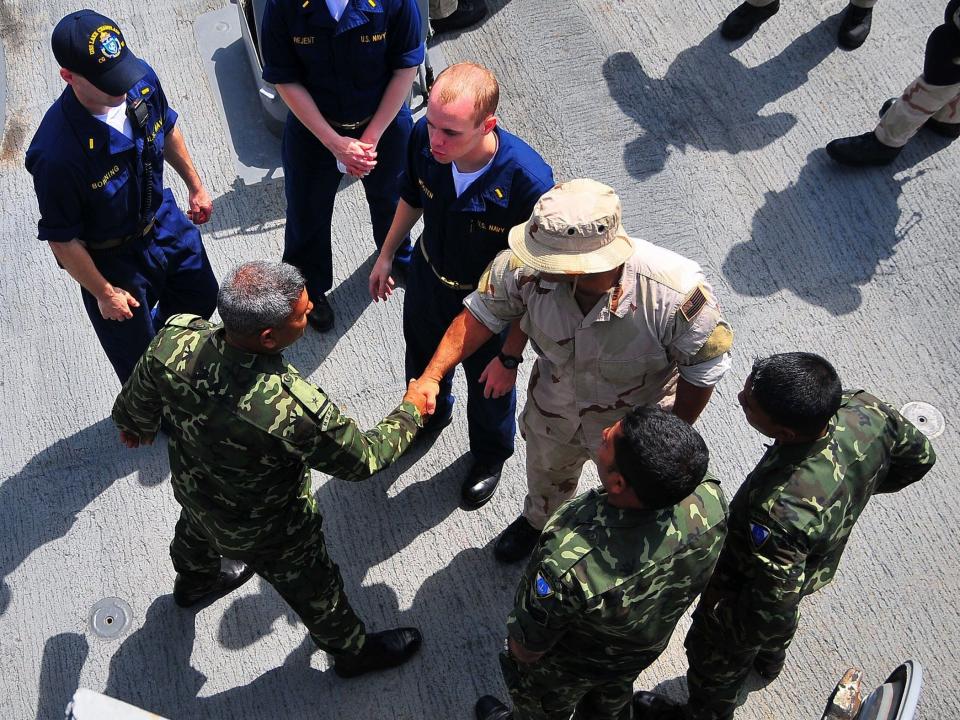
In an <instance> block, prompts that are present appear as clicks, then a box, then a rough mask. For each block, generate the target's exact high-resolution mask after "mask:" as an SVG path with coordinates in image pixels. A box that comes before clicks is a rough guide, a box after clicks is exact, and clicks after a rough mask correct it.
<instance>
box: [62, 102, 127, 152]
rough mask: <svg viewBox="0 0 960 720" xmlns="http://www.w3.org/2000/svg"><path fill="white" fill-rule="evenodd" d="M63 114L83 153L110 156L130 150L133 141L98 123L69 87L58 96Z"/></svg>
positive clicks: (102, 123) (104, 124)
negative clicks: (104, 153)
mask: <svg viewBox="0 0 960 720" xmlns="http://www.w3.org/2000/svg"><path fill="white" fill-rule="evenodd" d="M60 101H61V107H62V108H63V114H64V115H65V116H66V118H67V122H68V123H69V124H70V127H72V128H73V131H74V132H75V133H76V135H77V138H78V139H79V141H80V144H81V146H82V147H83V149H84V151H86V152H87V153H89V154H90V155H97V154H100V153H102V152H103V151H104V150H106V151H107V152H109V153H110V154H111V155H116V154H117V153H121V152H125V151H127V150H132V149H133V147H134V144H133V141H132V140H131V139H130V138H128V137H127V136H126V135H124V134H123V133H121V132H117V131H116V130H114V129H113V128H112V127H110V126H109V125H107V124H106V123H105V122H100V120H98V119H97V118H95V117H94V116H93V115H92V114H91V113H90V111H89V110H87V108H85V107H84V106H83V105H82V104H81V102H80V101H79V100H77V96H76V94H75V93H74V92H73V88H72V87H71V86H69V85H68V86H67V87H66V88H65V89H64V91H63V94H62V95H61V96H60Z"/></svg>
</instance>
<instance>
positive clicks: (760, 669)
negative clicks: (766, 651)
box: [753, 653, 787, 682]
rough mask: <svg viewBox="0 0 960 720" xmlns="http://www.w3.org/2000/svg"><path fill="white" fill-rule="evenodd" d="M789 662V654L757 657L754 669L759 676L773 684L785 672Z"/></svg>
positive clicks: (754, 661)
mask: <svg viewBox="0 0 960 720" xmlns="http://www.w3.org/2000/svg"><path fill="white" fill-rule="evenodd" d="M786 662H787V654H786V653H783V654H779V655H769V656H766V655H757V656H756V657H755V658H754V659H753V669H754V670H755V671H756V673H757V675H759V676H760V677H762V678H763V679H764V680H766V681H768V682H773V681H774V680H776V679H777V678H778V677H780V673H781V672H782V671H783V666H784V664H785V663H786Z"/></svg>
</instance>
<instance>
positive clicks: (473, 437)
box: [400, 118, 553, 466]
mask: <svg viewBox="0 0 960 720" xmlns="http://www.w3.org/2000/svg"><path fill="white" fill-rule="evenodd" d="M493 132H495V133H497V139H498V147H497V152H496V154H495V155H494V157H493V161H492V164H491V166H490V168H489V169H488V170H487V171H486V172H485V173H484V174H483V175H481V176H480V177H479V178H477V179H476V180H475V181H474V182H473V183H472V184H471V185H470V187H468V188H467V190H466V191H465V192H464V194H463V195H461V196H460V197H457V192H456V188H455V187H454V184H453V172H452V170H451V166H450V163H446V164H443V163H439V162H437V161H436V160H434V158H433V156H432V155H431V154H430V140H429V138H428V136H427V122H426V119H425V118H423V119H421V120H420V121H419V122H418V123H417V124H416V126H415V127H414V129H413V134H412V135H411V137H410V145H409V148H408V149H407V162H406V167H405V170H404V173H403V175H402V176H401V180H400V197H402V198H403V200H404V201H405V202H406V203H408V204H409V205H410V206H411V207H414V208H422V209H423V236H422V237H421V238H420V241H419V243H418V244H417V248H416V249H415V250H414V254H413V258H412V260H411V262H410V270H409V275H408V278H407V284H406V294H405V296H404V301H403V337H404V340H405V341H406V358H405V360H406V377H408V378H413V377H420V375H421V374H422V373H423V371H424V369H425V368H426V366H427V364H428V363H429V362H430V358H431V357H432V356H433V353H434V351H435V350H436V349H437V346H438V345H439V344H440V340H441V339H442V338H443V334H444V332H445V331H446V329H447V327H448V326H449V325H450V323H451V321H452V320H453V319H454V318H455V317H456V316H457V315H458V314H459V313H460V311H461V310H463V300H464V298H465V297H466V296H467V295H469V294H470V292H471V291H472V290H473V289H474V288H475V287H476V284H477V281H478V280H479V279H480V275H482V274H483V271H484V270H485V269H486V267H487V265H488V264H490V262H491V261H492V260H493V258H494V257H495V256H496V255H497V253H499V252H500V251H501V250H505V249H506V248H507V234H508V233H509V232H510V228H512V227H513V226H514V225H519V224H520V223H524V222H526V221H527V220H528V219H529V217H530V213H531V212H532V211H533V206H534V205H535V204H536V202H537V200H538V199H540V196H541V195H543V193H545V192H546V191H547V190H549V189H550V188H551V187H553V171H552V170H551V169H550V166H549V165H547V163H545V162H544V160H543V158H541V157H540V155H539V154H538V153H537V152H536V151H535V150H534V149H533V148H531V147H530V146H529V145H527V144H526V143H525V142H523V141H522V140H520V139H519V138H518V137H516V136H514V135H511V134H510V133H508V132H506V131H505V130H503V129H501V128H499V127H498V128H495V129H494V131H493ZM421 245H422V247H421ZM424 250H426V253H425V254H424V252H423V251H424ZM427 257H429V261H428V260H427ZM441 277H442V278H443V279H441ZM451 282H452V283H455V284H456V285H459V286H460V288H459V289H458V288H455V287H451V286H450V283H451ZM505 333H506V331H505ZM505 333H504V336H502V337H501V336H497V337H493V338H490V340H489V341H488V342H486V343H485V344H484V345H483V346H482V347H481V348H480V349H479V350H477V352H475V353H474V354H473V355H471V356H470V357H469V358H467V359H466V360H464V361H463V369H464V372H466V375H467V425H468V428H469V436H470V450H471V452H472V453H473V458H474V460H475V461H476V462H479V463H483V464H485V465H488V466H497V465H500V464H502V463H503V462H504V461H505V460H506V459H507V458H509V457H510V456H511V455H512V454H513V445H514V435H515V433H516V426H517V423H516V405H517V393H516V389H514V390H513V391H511V392H510V393H508V394H507V395H504V396H503V397H500V398H484V397H483V384H482V383H480V375H481V374H482V373H483V370H484V368H486V366H487V364H488V363H489V362H490V361H491V360H492V359H493V358H495V357H496V356H497V354H498V353H499V352H500V349H501V347H502V346H503V340H504V339H505ZM452 384H453V372H450V373H449V374H448V375H447V376H445V377H444V378H443V380H442V381H441V382H440V392H439V394H438V395H437V408H436V412H435V414H434V416H433V419H432V420H431V422H436V423H442V422H443V421H444V419H445V418H446V417H449V415H450V413H451V412H452V410H453V402H454V398H453V394H452V393H451V387H452Z"/></svg>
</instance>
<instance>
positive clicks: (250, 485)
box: [113, 315, 422, 653]
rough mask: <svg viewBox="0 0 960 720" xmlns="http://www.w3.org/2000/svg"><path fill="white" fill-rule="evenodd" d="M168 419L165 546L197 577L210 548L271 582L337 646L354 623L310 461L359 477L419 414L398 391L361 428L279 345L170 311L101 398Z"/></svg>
mask: <svg viewBox="0 0 960 720" xmlns="http://www.w3.org/2000/svg"><path fill="white" fill-rule="evenodd" d="M161 418H163V419H164V420H165V421H166V424H167V427H168V429H169V436H170V438H169V455H170V472H171V484H172V485H173V492H174V496H175V497H176V499H177V502H179V503H180V505H181V512H180V520H179V522H178V523H177V527H176V532H175V534H174V539H173V542H172V543H171V545H170V555H171V557H172V559H173V565H174V567H175V568H176V570H177V572H178V573H180V574H181V575H182V576H183V577H184V578H186V579H187V581H188V582H194V581H195V582H196V584H197V585H198V586H203V585H207V584H209V583H210V581H211V580H212V579H213V578H215V577H216V576H217V574H218V572H219V568H220V556H221V555H223V556H225V557H230V558H233V559H235V560H241V561H243V562H245V563H247V564H248V565H250V566H251V567H252V568H254V570H256V572H257V574H259V575H260V576H261V577H263V578H264V579H265V580H267V582H269V583H270V584H271V585H273V587H274V588H276V590H277V592H279V593H280V595H281V596H282V597H283V598H284V600H286V601H287V602H288V603H289V604H290V606H291V607H292V608H293V609H294V610H295V611H296V612H297V614H298V615H299V616H300V618H301V619H302V620H303V622H304V624H305V625H306V626H307V629H308V630H309V631H310V634H311V636H312V637H313V639H314V640H315V641H316V643H317V645H319V646H320V647H321V648H323V649H324V650H327V651H329V652H334V653H351V652H355V651H357V650H359V649H360V647H362V645H363V642H364V638H365V634H364V627H363V623H362V622H361V621H360V620H359V619H358V618H357V616H356V615H355V614H354V612H353V610H352V609H351V607H350V603H349V602H348V601H347V598H346V596H345V595H344V593H343V581H342V580H341V577H340V571H339V569H338V568H337V566H336V565H335V564H334V563H333V562H332V561H331V560H330V557H329V556H328V555H327V550H326V545H325V542H324V537H323V532H322V530H321V523H322V518H321V516H320V514H319V512H318V511H317V507H316V503H315V500H314V498H313V494H312V492H311V487H310V468H311V467H312V468H316V469H317V470H320V471H322V472H325V473H328V474H330V475H333V476H335V477H338V478H341V479H344V480H362V479H364V478H367V477H370V476H371V475H372V474H374V473H375V472H377V471H378V470H381V469H382V468H384V467H386V466H387V465H389V464H390V463H392V462H393V461H394V460H395V459H396V458H397V457H399V455H400V454H401V453H402V452H403V451H404V450H405V449H406V448H407V446H408V445H409V444H410V442H411V440H412V439H413V438H414V436H415V435H416V433H417V429H418V427H420V426H421V425H422V421H421V418H420V414H419V412H418V411H417V409H416V408H415V407H414V406H413V405H411V404H410V403H403V404H402V405H400V406H399V407H398V408H397V409H395V410H394V411H393V412H392V413H390V414H389V415H388V416H387V417H386V418H385V419H384V420H383V421H381V422H380V424H379V425H377V427H376V428H374V429H373V430H369V431H366V432H364V431H363V430H361V429H360V428H359V427H358V426H357V424H356V422H355V421H353V420H352V419H350V418H348V417H346V416H345V415H343V414H342V413H341V412H340V410H339V409H338V408H337V407H336V406H335V405H334V404H333V403H332V402H331V401H330V399H329V398H327V396H326V395H325V394H324V393H323V391H322V390H320V389H319V388H317V387H315V386H313V385H311V384H310V383H308V382H307V381H306V380H304V379H303V378H302V377H301V376H300V374H299V373H298V372H297V370H296V369H295V368H294V367H293V366H292V365H289V364H287V363H285V362H284V360H283V358H282V356H280V355H257V354H250V353H246V352H243V351H241V350H238V349H237V348H234V347H232V346H230V345H228V344H227V343H226V342H225V341H224V333H223V328H222V326H220V325H213V324H212V323H210V322H207V321H205V320H202V319H201V318H198V317H195V316H191V315H175V316H174V317H172V318H170V320H169V321H168V322H167V325H166V326H165V327H164V328H163V330H161V332H160V333H159V334H158V335H157V337H156V338H155V339H154V340H153V342H152V343H151V344H150V347H149V348H148V349H147V351H146V353H145V354H144V356H143V357H142V358H141V359H140V362H139V363H138V364H137V366H136V369H135V370H134V373H133V375H132V376H131V378H130V379H129V380H128V381H127V382H126V384H125V385H124V387H123V390H122V391H121V392H120V395H119V397H117V401H116V403H115V405H114V408H113V419H114V421H115V422H116V424H117V426H118V427H119V428H120V429H121V430H126V431H127V432H130V433H133V434H135V435H138V436H140V437H141V438H143V437H152V436H153V435H154V434H155V433H156V432H157V430H158V429H159V427H160V421H161Z"/></svg>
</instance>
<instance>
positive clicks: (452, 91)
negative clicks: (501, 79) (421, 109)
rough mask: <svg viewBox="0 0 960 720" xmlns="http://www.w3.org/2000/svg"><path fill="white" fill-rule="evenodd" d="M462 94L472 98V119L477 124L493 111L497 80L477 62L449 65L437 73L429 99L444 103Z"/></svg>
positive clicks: (498, 98)
mask: <svg viewBox="0 0 960 720" xmlns="http://www.w3.org/2000/svg"><path fill="white" fill-rule="evenodd" d="M463 97H468V98H473V108H474V121H475V122H476V124H477V125H479V124H480V123H482V122H483V121H484V120H485V119H486V118H488V117H489V116H491V115H493V114H495V113H496V112H497V105H499V103H500V84H499V83H498V82H497V78H496V77H495V76H494V74H493V73H492V72H491V71H490V70H488V69H487V68H485V67H483V66H482V65H478V64H477V63H472V62H462V63H457V64H456V65H451V66H450V67H448V68H447V69H445V70H444V71H443V72H442V73H440V75H438V76H437V79H436V81H435V82H434V84H433V89H432V90H431V91H430V100H431V102H438V103H442V104H444V105H446V104H447V103H450V102H454V101H456V100H459V99H460V98H463Z"/></svg>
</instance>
